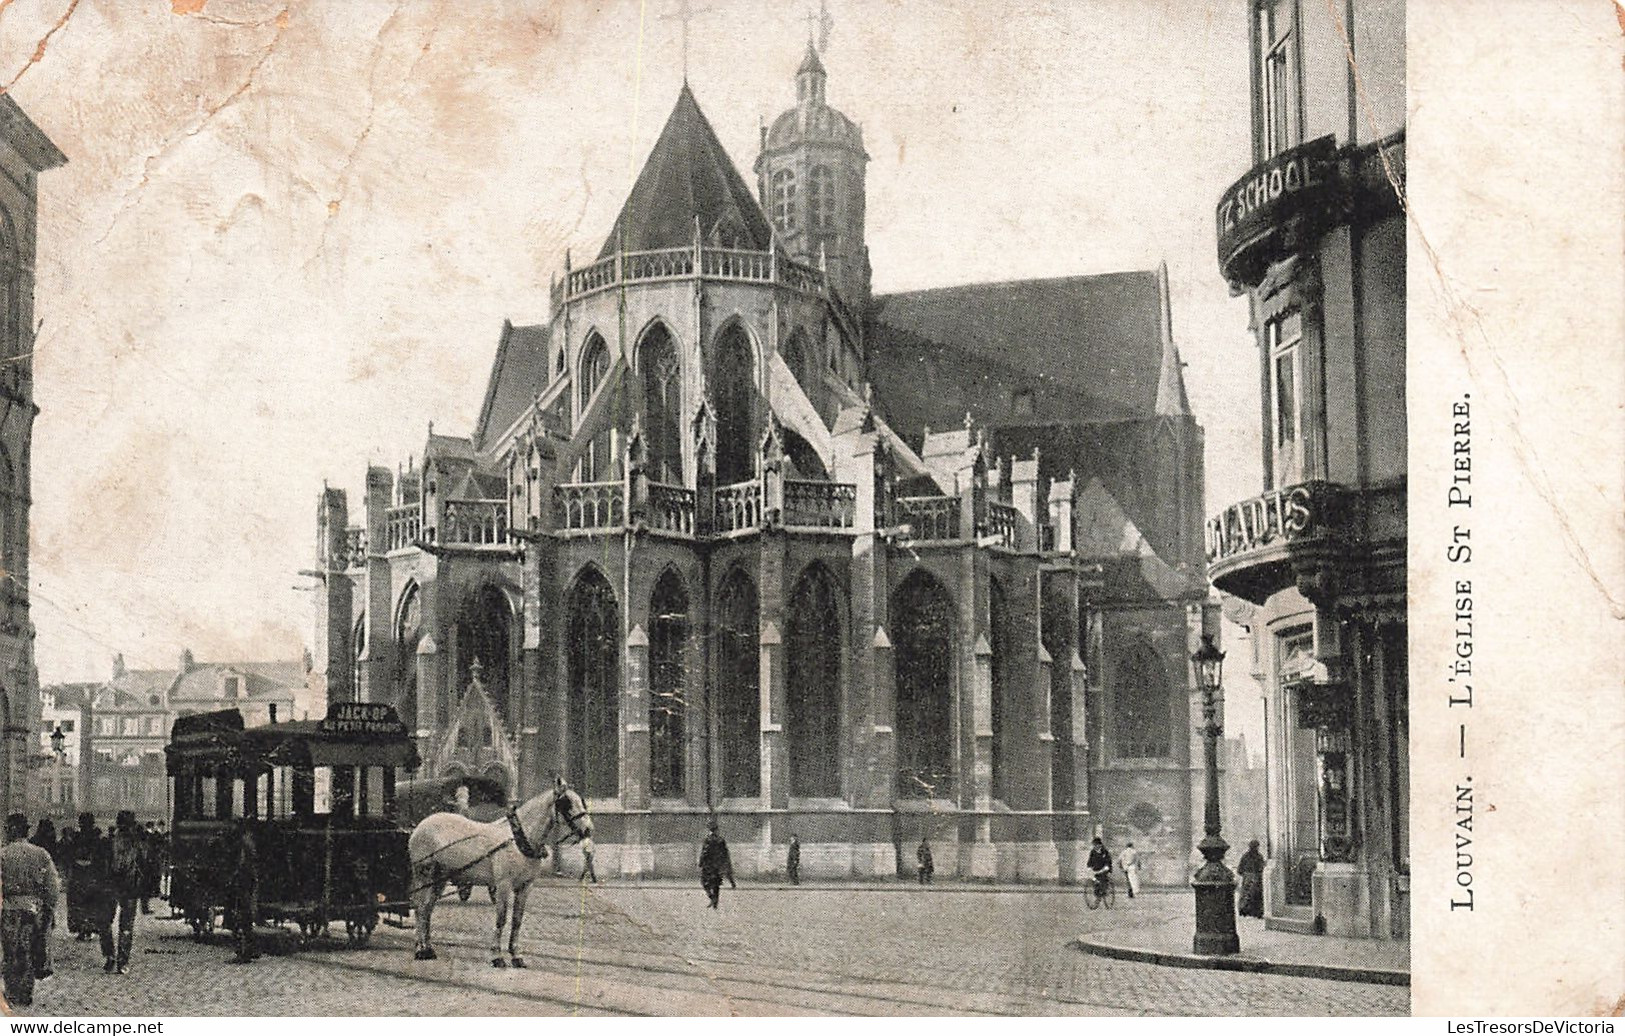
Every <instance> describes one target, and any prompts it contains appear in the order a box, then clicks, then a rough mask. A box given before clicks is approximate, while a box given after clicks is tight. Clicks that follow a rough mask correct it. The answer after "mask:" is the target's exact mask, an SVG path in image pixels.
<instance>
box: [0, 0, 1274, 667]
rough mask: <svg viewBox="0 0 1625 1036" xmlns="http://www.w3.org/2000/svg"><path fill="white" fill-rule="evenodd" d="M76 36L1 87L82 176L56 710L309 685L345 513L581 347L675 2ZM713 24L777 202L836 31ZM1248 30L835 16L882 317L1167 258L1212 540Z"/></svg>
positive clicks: (121, 20) (1068, 11)
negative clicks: (584, 314)
mask: <svg viewBox="0 0 1625 1036" xmlns="http://www.w3.org/2000/svg"><path fill="white" fill-rule="evenodd" d="M70 6H71V0H22V2H18V3H14V4H10V5H6V6H4V7H3V8H0V77H3V78H0V83H3V82H8V81H12V80H13V78H14V77H18V76H19V73H20V78H16V79H15V82H14V85H13V86H12V92H13V95H14V96H15V97H16V99H17V100H18V102H19V103H20V104H21V105H22V106H23V107H24V109H25V110H27V111H28V112H29V114H30V115H31V116H32V118H33V119H34V121H35V122H36V123H38V124H39V126H40V127H41V128H42V129H43V130H44V131H45V132H46V133H47V134H48V135H50V136H51V138H52V139H53V140H55V142H56V143H57V145H58V146H59V147H60V148H61V149H62V151H63V152H64V153H66V154H67V155H68V157H69V159H70V164H69V165H67V166H66V167H64V168H62V169H59V170H55V171H53V172H50V173H47V174H45V175H44V176H43V177H41V180H40V244H39V259H38V285H37V289H36V306H35V314H36V319H37V320H38V321H40V322H41V323H42V327H41V330H40V333H39V338H38V343H37V348H38V355H37V359H36V390H37V394H38V401H39V405H40V406H41V408H42V412H41V414H40V417H39V419H38V422H37V424H36V431H35V443H34V487H33V489H34V509H33V536H34V546H33V573H32V578H33V587H34V597H33V601H34V609H33V615H34V621H35V623H36V624H37V626H38V628H39V639H38V662H39V667H40V675H41V679H42V680H43V681H44V682H46V683H50V682H54V681H60V680H66V679H101V678H105V677H106V675H107V673H108V669H109V665H110V660H111V657H112V655H113V653H114V652H122V653H123V654H124V655H125V657H126V659H127V660H128V661H129V663H130V665H131V666H146V667H161V666H167V665H172V664H173V663H174V660H175V658H176V656H177V655H178V654H179V652H180V651H181V650H182V648H190V649H191V650H192V651H193V652H194V653H195V654H196V655H197V656H198V657H199V658H203V659H227V658H232V659H237V658H244V659H247V658H256V659H272V658H290V657H293V658H297V657H298V654H299V651H300V647H301V644H302V642H303V641H304V640H305V639H306V638H307V637H308V633H309V629H310V627H311V624H312V621H311V611H310V609H311V602H310V599H309V594H308V592H303V591H301V590H299V589H296V587H297V586H298V585H300V584H302V583H304V582H306V581H305V580H303V579H301V578H300V577H299V576H298V575H297V572H298V570H299V569H301V568H309V567H310V566H311V565H312V564H313V561H314V558H313V554H314V549H315V516H316V497H317V493H318V492H319V490H320V489H321V486H322V482H323V480H324V479H325V480H329V481H331V482H332V483H333V484H335V485H339V486H344V487H347V488H349V489H351V491H352V494H354V493H355V492H357V491H358V490H359V487H360V485H361V479H362V476H363V474H364V470H365V465H366V464H367V463H368V462H369V461H372V462H375V463H384V464H388V465H391V466H393V465H395V464H397V463H404V462H405V460H406V458H407V456H408V455H410V454H414V453H418V452H421V449H422V443H423V437H424V432H425V426H426V423H427V422H428V421H429V420H431V419H432V420H433V421H434V422H435V427H436V430H437V431H441V432H447V433H453V434H464V433H466V432H467V431H468V430H469V429H470V428H471V426H472V424H473V421H474V419H475V417H476V415H477V413H478V410H479V406H480V402H481V398H482V392H483V389H484V384H485V380H486V377H487V375H488V373H489V370H490V364H491V359H492V356H493V355H494V352H495V349H496V344H497V336H498V333H499V331H500V329H501V325H502V321H503V319H504V318H509V319H512V320H513V321H515V322H516V323H520V322H529V321H541V320H544V319H545V318H546V317H547V315H548V314H547V284H548V277H549V275H550V274H551V273H553V272H555V271H557V270H559V269H560V268H561V267H562V264H563V254H564V250H565V248H566V247H571V248H574V249H575V250H576V253H577V254H578V255H579V254H586V253H589V252H594V253H595V252H596V250H597V249H598V247H599V245H600V244H601V242H602V239H603V236H604V235H605V234H606V233H607V232H608V229H609V226H610V224H611V222H612V221H613V219H614V216H615V213H616V211H617V210H618V208H619V206H620V204H621V201H622V199H623V197H624V194H625V191H626V189H627V188H628V186H629V185H630V183H631V179H632V177H633V176H634V175H635V173H636V171H637V168H638V167H639V165H640V164H641V162H642V161H643V159H644V157H645V156H646V155H647V153H648V150H649V147H650V146H651V144H652V143H653V141H654V137H655V135H656V134H657V133H658V132H659V130H660V127H661V125H662V123H663V122H664V120H665V117H666V115H667V113H668V112H669V111H670V109H671V106H672V103H673V101H674V100H675V98H676V94H677V90H678V88H679V86H680V84H681V82H682V76H683V70H682V56H681V55H682V45H681V42H680V40H681V33H680V28H679V26H680V22H679V21H678V20H677V19H676V18H675V17H673V14H674V12H675V11H676V9H677V8H678V6H679V0H648V2H647V3H646V4H642V5H640V4H639V3H636V2H631V3H619V4H585V3H571V2H565V3H562V4H558V3H548V4H542V3H536V4H532V5H529V7H528V8H521V7H520V5H517V4H513V3H497V2H494V0H493V2H484V3H481V2H469V0H460V2H457V3H447V4H443V5H439V6H431V5H429V4H427V3H405V4H400V5H395V4H386V3H375V2H371V0H332V2H326V3H293V4H291V5H289V6H288V7H286V8H283V7H281V6H279V5H274V4H262V3H247V2H227V0H208V2H207V3H206V4H205V3H203V2H200V0H147V2H144V3H140V4H136V3H129V2H125V0H80V2H79V3H78V4H77V7H76V9H74V10H73V13H72V14H71V16H70V17H68V18H67V20H66V21H65V22H62V23H61V24H60V28H58V29H56V31H55V32H54V33H52V34H51V35H50V37H49V39H48V40H47V41H46V43H45V47H44V54H43V57H42V58H41V59H40V60H39V61H38V62H36V63H34V64H33V65H32V66H29V64H28V63H29V59H30V57H31V56H33V55H34V54H35V52H36V47H37V45H38V44H39V41H40V40H41V39H42V38H43V37H45V36H46V34H47V32H50V31H51V29H52V27H53V26H54V25H57V24H58V23H59V20H60V19H61V18H62V17H63V15H64V13H65V12H66V11H68V10H69V8H70ZM694 6H695V8H696V13H695V15H694V19H693V23H692V24H693V28H692V36H691V43H690V67H689V72H688V76H689V81H690V82H691V84H692V86H693V88H694V91H695V94H696V96H697V97H698V99H699V102H700V105H701V107H702V108H703V109H704V110H705V112H706V114H707V116H708V117H709V118H710V120H711V122H712V124H713V126H714V127H715V128H716V130H717V132H718V134H719V135H720V136H721V138H722V141H723V143H724V144H725V145H726V146H727V147H728V149H729V151H730V153H731V154H732V155H733V156H734V158H735V160H736V162H737V164H738V165H739V166H740V168H741V170H742V171H743V172H745V174H746V177H747V181H748V182H751V183H752V184H754V179H753V178H752V177H751V176H750V174H749V168H750V164H751V162H752V160H753V159H754V157H755V147H756V140H757V126H758V119H759V118H760V117H763V116H765V117H767V118H769V119H771V118H772V116H773V115H775V114H776V113H777V112H779V111H781V110H783V109H784V108H786V107H788V106H789V105H790V104H791V103H792V101H793V99H794V90H793V83H792V77H793V74H794V71H795V68H796V66H797V65H798V64H799V62H800V60H801V56H802V49H803V46H804V42H805V39H806V31H807V30H806V23H805V21H804V15H805V13H806V10H807V9H809V8H810V7H813V6H815V5H812V4H806V3H782V2H776V0H774V2H766V0H763V2H756V0H749V2H747V0H695V3H694ZM171 7H173V9H174V11H173V12H172V11H171ZM1245 9H1246V8H1245V0H1222V2H1221V0H1207V2H1205V3H1196V2H1192V0H1143V2H1142V0H1092V2H1086V0H1066V2H1055V3H1036V2H1032V0H1028V2H1025V3H1009V4H999V3H994V2H989V0H977V2H976V3H975V4H970V3H964V4H955V5H949V4H946V3H941V2H938V0H918V2H903V0H864V2H863V3H861V4H860V3H858V2H856V0H830V13H831V15H832V16H833V18H834V28H833V31H832V33H831V34H830V37H829V46H828V49H827V51H826V53H825V62H826V65H827V66H828V69H829V76H830V80H829V100H830V102H831V103H832V104H833V105H835V106H836V107H838V108H840V109H842V110H843V111H845V112H846V113H847V114H848V115H849V116H851V117H852V118H853V119H855V120H856V121H858V122H859V123H861V124H862V126H863V130H864V135H865V140H866V143H867V145H868V149H869V153H870V155H871V157H872V161H871V163H870V165H869V177H868V191H869V196H868V236H869V245H870V250H871V258H872V261H873V265H874V282H875V287H876V289H877V290H879V291H887V290H895V289H903V288H918V287H929V286H937V285H948V284H958V283H963V282H968V281H985V280H1004V279H1013V278H1024V277H1044V276H1062V275H1074V274H1086V273H1097V272H1106V271H1112V270H1121V269H1131V268H1154V267H1155V265H1156V264H1157V263H1158V262H1159V261H1161V260H1164V259H1166V261H1167V263H1168V267H1169V273H1170V277H1171V281H1172V286H1173V321H1174V333H1175V337H1176V339H1177V340H1178V342H1179V344H1180V347H1181V349H1182V350H1183V354H1184V358H1185V360H1186V361H1187V364H1188V366H1187V370H1186V379H1187V385H1188V388H1189V393H1190V398H1191V402H1192V406H1193V409H1195V411H1196V413H1197V416H1198V418H1199V419H1200V420H1201V421H1202V423H1203V424H1204V425H1205V426H1206V429H1207V443H1208V455H1207V484H1208V500H1207V504H1206V507H1205V510H1206V512H1207V513H1213V512H1214V511H1216V510H1218V509H1219V508H1220V507H1222V506H1224V505H1225V504H1228V503H1230V502H1233V501H1234V500H1237V499H1240V498H1242V497H1244V496H1247V495H1250V494H1252V493H1255V492H1257V490H1258V486H1259V471H1258V450H1257V446H1256V444H1255V443H1256V438H1257V434H1258V424H1257V422H1258V417H1257V385H1256V377H1257V375H1256V366H1255V363H1256V361H1255V360H1254V357H1253V354H1252V352H1251V349H1250V345H1249V339H1248V336H1247V332H1246V324H1247V315H1246V306H1245V304H1244V302H1242V301H1239V300H1234V299H1230V298H1229V297H1228V295H1227V293H1226V290H1225V287H1224V284H1223V283H1222V281H1221V280H1220V278H1219V275H1218V271H1217V269H1216V265H1215V260H1214V241H1213V219H1212V212H1213V204H1214V201H1215V200H1216V199H1217V198H1218V197H1219V194H1220V192H1221V191H1222V190H1223V189H1224V188H1225V186H1227V185H1228V184H1229V183H1230V182H1231V181H1232V180H1234V179H1235V178H1236V177H1237V176H1238V175H1240V173H1241V172H1243V171H1244V170H1245V167H1246V166H1247V164H1248V146H1247V125H1246V112H1247V73H1246V65H1247V54H1246V42H1247V35H1246V28H1245ZM25 69H26V70H25Z"/></svg>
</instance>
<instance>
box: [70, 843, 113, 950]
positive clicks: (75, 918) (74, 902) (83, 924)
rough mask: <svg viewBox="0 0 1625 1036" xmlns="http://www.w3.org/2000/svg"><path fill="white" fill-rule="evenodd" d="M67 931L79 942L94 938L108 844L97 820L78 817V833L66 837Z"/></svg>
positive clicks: (104, 892) (105, 890)
mask: <svg viewBox="0 0 1625 1036" xmlns="http://www.w3.org/2000/svg"><path fill="white" fill-rule="evenodd" d="M65 856H66V858H67V861H68V931H70V932H72V933H73V934H74V938H76V939H77V940H78V941H79V942H88V941H89V940H91V939H94V938H96V932H97V930H98V924H97V920H96V919H97V916H98V915H99V914H100V913H101V903H102V900H103V899H104V898H105V897H106V895H107V841H106V839H104V838H102V833H101V830H100V829H99V828H97V827H96V817H95V816H94V815H93V814H90V813H81V814H79V830H77V831H74V832H72V833H71V834H70V835H69V836H68V847H67V850H66V852H65Z"/></svg>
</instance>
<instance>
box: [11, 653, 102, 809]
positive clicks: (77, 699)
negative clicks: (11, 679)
mask: <svg viewBox="0 0 1625 1036" xmlns="http://www.w3.org/2000/svg"><path fill="white" fill-rule="evenodd" d="M99 686H100V685H99V684H93V683H70V684H54V685H52V686H49V687H41V688H40V722H39V731H38V738H37V740H36V742H35V744H34V756H33V766H32V773H31V774H30V780H29V784H28V789H29V800H28V813H29V815H30V816H41V817H51V818H53V820H54V821H55V822H56V824H57V826H58V827H60V826H61V824H62V822H63V821H64V820H68V819H71V818H72V817H75V816H77V815H78V811H79V802H80V801H81V800H82V799H83V797H84V792H83V790H82V785H81V782H80V777H81V776H82V774H83V772H84V769H83V766H82V765H81V764H82V763H83V760H84V737H85V731H86V729H87V728H88V727H89V726H90V723H89V719H88V717H89V715H90V700H91V698H92V696H93V695H94V694H95V693H96V690H97V689H98V688H99ZM57 734H61V739H60V740H53V739H54V738H55V737H56V735H57ZM59 748H60V751H59V750H58V749H59Z"/></svg>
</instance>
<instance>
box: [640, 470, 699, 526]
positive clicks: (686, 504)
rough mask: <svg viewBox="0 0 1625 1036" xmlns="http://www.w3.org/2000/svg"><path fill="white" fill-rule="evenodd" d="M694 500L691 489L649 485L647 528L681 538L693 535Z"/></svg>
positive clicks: (655, 483) (655, 484) (659, 484)
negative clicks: (671, 533) (674, 534)
mask: <svg viewBox="0 0 1625 1036" xmlns="http://www.w3.org/2000/svg"><path fill="white" fill-rule="evenodd" d="M694 498H695V493H694V490H692V489H684V488H683V487H682V486H668V485H664V484H662V483H660V482H651V483H649V513H648V521H649V527H650V528H652V529H659V530H660V531H662V532H673V533H677V534H679V535H682V536H692V535H694Z"/></svg>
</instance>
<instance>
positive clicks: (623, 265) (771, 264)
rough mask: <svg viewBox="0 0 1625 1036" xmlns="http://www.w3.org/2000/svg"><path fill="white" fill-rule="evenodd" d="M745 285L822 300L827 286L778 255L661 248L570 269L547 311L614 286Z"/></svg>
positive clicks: (819, 275)
mask: <svg viewBox="0 0 1625 1036" xmlns="http://www.w3.org/2000/svg"><path fill="white" fill-rule="evenodd" d="M696 274H697V275H698V276H700V277H702V278H704V279H706V280H720V281H748V282H752V283H756V284H775V283H776V284H782V285H783V286H785V287H787V288H790V289H791V290H793V291H799V292H803V293H805V294H808V295H816V296H819V297H825V298H827V297H828V296H829V292H828V282H827V280H826V278H825V276H824V272H823V271H822V270H819V269H818V268H817V267H813V266H808V265H807V264H805V263H798V262H796V261H795V260H793V259H791V258H789V257H788V256H785V255H783V254H780V255H777V256H775V255H774V254H773V253H772V252H771V251H765V252H757V251H752V250H748V249H740V248H705V247H699V246H697V247H691V248H662V249H658V250H656V251H648V252H626V253H624V254H620V255H612V256H608V257H606V258H604V259H600V260H598V261H597V262H595V263H593V264H592V265H591V266H583V267H582V268H581V269H579V270H570V271H568V272H567V273H566V274H565V275H564V279H563V280H562V281H560V282H558V283H557V284H555V285H554V286H553V291H552V302H553V307H554V308H555V309H557V308H558V307H559V306H561V305H563V304H564V303H566V302H569V301H572V300H574V299H578V298H581V297H583V296H586V295H591V294H593V293H594V292H598V291H603V290H605V289H608V288H613V287H615V286H616V285H620V284H633V283H639V282H650V281H663V280H677V279H681V278H687V277H694V276H696Z"/></svg>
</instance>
